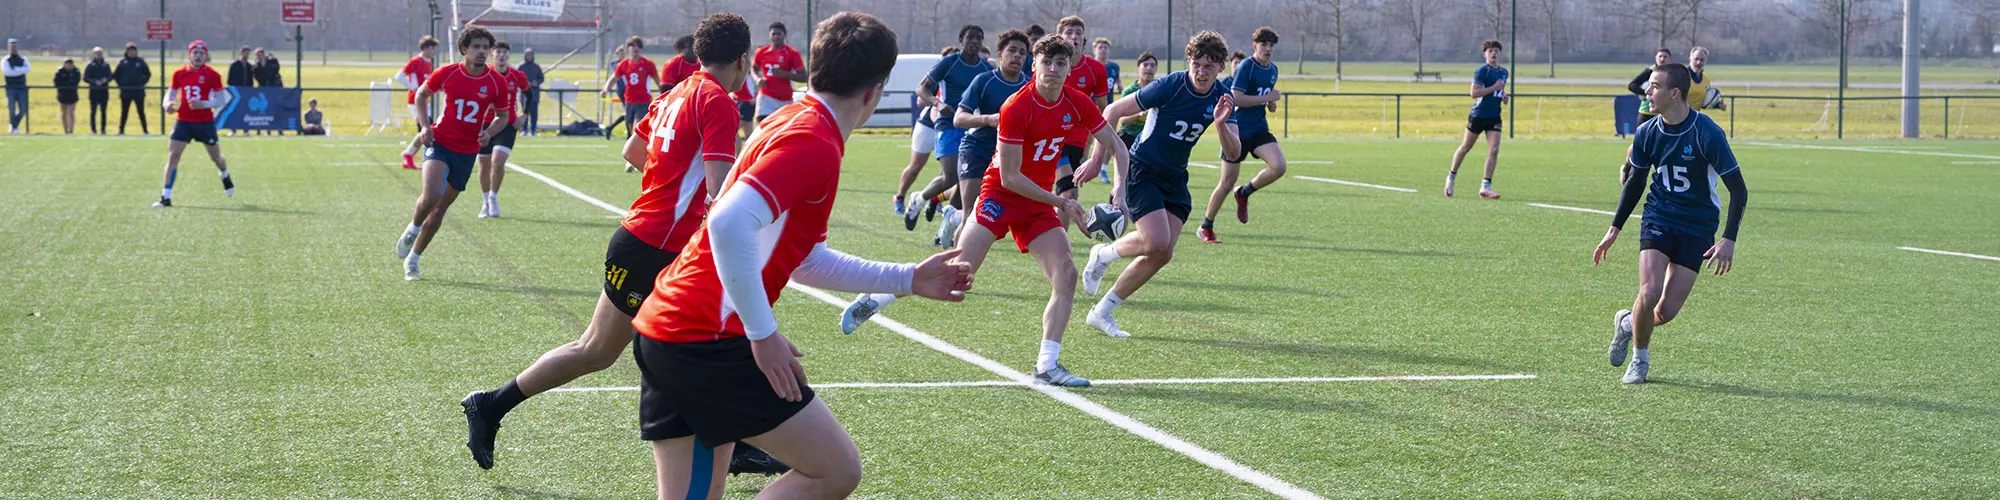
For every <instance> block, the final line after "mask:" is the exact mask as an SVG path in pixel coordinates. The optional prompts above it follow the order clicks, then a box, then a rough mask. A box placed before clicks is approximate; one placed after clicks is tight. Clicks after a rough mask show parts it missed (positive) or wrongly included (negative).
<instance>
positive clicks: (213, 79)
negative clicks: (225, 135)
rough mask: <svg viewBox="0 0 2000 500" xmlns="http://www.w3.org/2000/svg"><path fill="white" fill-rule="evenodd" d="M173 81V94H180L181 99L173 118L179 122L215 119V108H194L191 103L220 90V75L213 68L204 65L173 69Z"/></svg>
mask: <svg viewBox="0 0 2000 500" xmlns="http://www.w3.org/2000/svg"><path fill="white" fill-rule="evenodd" d="M173 83H174V89H173V91H174V92H175V95H178V96H180V101H181V105H180V109H179V110H178V111H176V112H175V114H174V119H175V120H179V121H181V123H208V122H212V121H215V110H213V109H206V108H204V109H194V106H192V105H191V103H192V102H193V101H206V100H209V99H212V98H214V97H215V93H216V92H221V91H222V75H221V74H219V73H216V72H215V68H211V67H208V66H206V65H203V66H198V67H197V66H185V67H182V68H181V69H177V70H174V80H173Z"/></svg>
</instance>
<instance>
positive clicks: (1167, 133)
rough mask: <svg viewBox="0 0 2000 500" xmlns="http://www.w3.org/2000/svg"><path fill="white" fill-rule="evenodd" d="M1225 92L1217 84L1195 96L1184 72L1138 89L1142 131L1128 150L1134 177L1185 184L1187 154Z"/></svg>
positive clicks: (1225, 90)
mask: <svg viewBox="0 0 2000 500" xmlns="http://www.w3.org/2000/svg"><path fill="white" fill-rule="evenodd" d="M1228 93H1229V89H1228V88H1227V87H1223V86H1222V84H1221V83H1216V84H1213V85H1210V86H1209V87H1208V92H1207V93H1196V92H1195V90H1194V79H1193V78H1189V77H1188V75H1187V72H1186V71H1176V72H1174V73H1173V74H1170V75H1167V76H1163V77H1160V78H1159V79H1157V80H1153V83H1152V84H1150V85H1147V86H1146V87H1145V88H1141V89H1139V93H1138V94H1137V99H1138V101H1139V109H1143V110H1146V129H1145V130H1143V131H1141V132H1139V139H1138V142H1137V143H1135V144H1134V145H1133V146H1132V167H1133V169H1134V170H1136V171H1137V172H1136V173H1137V174H1138V175H1151V176H1154V177H1156V178H1159V179H1160V180H1164V181H1176V180H1178V181H1182V182H1185V181H1186V180H1187V164H1188V153H1189V152H1190V151H1191V150H1193V149H1194V144H1195V142H1197V141H1200V140H1201V134H1202V132H1204V131H1207V130H1208V126H1209V124H1211V123H1214V122H1215V105H1216V104H1218V103H1220V102H1221V100H1222V96H1224V95H1227V94H1228Z"/></svg>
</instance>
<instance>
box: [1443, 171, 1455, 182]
mask: <svg viewBox="0 0 2000 500" xmlns="http://www.w3.org/2000/svg"><path fill="white" fill-rule="evenodd" d="M1444 181H1445V182H1448V183H1449V182H1458V172H1445V173H1444Z"/></svg>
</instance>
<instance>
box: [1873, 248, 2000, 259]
mask: <svg viewBox="0 0 2000 500" xmlns="http://www.w3.org/2000/svg"><path fill="white" fill-rule="evenodd" d="M1896 249H1897V250H1909V251H1912V252H1923V253H1934V254H1938V255H1950V256H1953V257H1971V258H1974V259H1985V260H1992V261H2000V257H1994V256H1991V255H1980V254H1976V253H1964V252H1947V251H1944V250H1931V249H1929V248H1917V247H1896Z"/></svg>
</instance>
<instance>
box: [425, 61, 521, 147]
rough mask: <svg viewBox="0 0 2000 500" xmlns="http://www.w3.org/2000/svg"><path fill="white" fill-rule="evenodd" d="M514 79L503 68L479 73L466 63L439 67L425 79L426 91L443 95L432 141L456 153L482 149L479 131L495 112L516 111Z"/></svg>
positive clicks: (499, 113) (497, 113)
mask: <svg viewBox="0 0 2000 500" xmlns="http://www.w3.org/2000/svg"><path fill="white" fill-rule="evenodd" d="M512 88H513V84H512V83H508V82H507V80H506V79H505V78H504V77H502V76H500V74H499V72H497V71H493V70H490V69H489V70H485V71H481V72H479V76H473V75H472V74H470V73H467V72H466V71H465V64H464V63H451V64H449V65H446V66H445V67H443V68H438V70H437V72H436V73H431V77H430V79H428V80H425V81H424V91H426V92H430V93H431V95H436V96H442V98H443V100H442V101H440V102H442V103H444V106H443V107H442V108H440V109H439V112H438V116H437V122H436V123H433V124H431V142H433V143H435V144H437V145H438V146H442V147H444V148H445V149H447V150H451V152H453V153H458V154H468V155H469V154H477V153H479V131H480V130H482V129H485V128H486V122H487V121H488V120H490V119H492V118H493V117H495V116H507V114H512V113H513V112H514V110H513V108H511V107H510V104H511V103H510V102H509V99H508V97H507V94H508V92H509V90H510V89H512Z"/></svg>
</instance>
